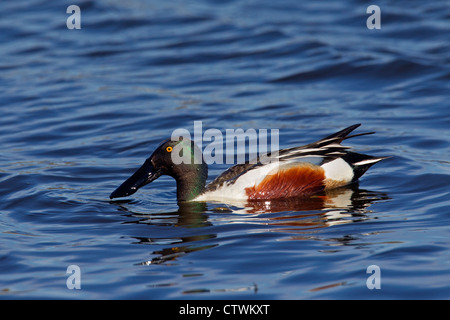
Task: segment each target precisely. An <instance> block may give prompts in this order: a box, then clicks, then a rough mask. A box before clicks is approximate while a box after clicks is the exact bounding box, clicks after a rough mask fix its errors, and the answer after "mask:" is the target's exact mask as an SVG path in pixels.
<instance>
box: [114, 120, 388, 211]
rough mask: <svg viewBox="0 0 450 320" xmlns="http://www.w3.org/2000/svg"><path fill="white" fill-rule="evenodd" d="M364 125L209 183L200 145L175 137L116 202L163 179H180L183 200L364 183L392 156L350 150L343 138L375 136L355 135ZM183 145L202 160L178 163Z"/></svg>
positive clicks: (269, 195)
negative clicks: (363, 178)
mask: <svg viewBox="0 0 450 320" xmlns="http://www.w3.org/2000/svg"><path fill="white" fill-rule="evenodd" d="M359 126H360V124H355V125H353V126H350V127H348V128H346V129H343V130H341V131H339V132H337V133H335V134H332V135H330V136H327V137H325V138H323V139H321V140H319V141H317V142H313V143H311V144H307V145H305V146H301V147H293V148H288V149H281V150H279V151H278V153H277V154H276V160H278V161H272V162H270V163H262V161H260V158H261V157H260V158H258V159H256V161H249V162H246V163H242V164H237V165H234V166H232V167H231V168H229V169H228V170H226V171H225V172H223V173H222V174H220V175H219V176H218V177H217V178H215V179H214V180H213V181H212V182H210V183H209V184H208V185H206V179H207V177H208V165H207V164H206V163H205V161H204V159H203V156H202V153H201V151H200V150H199V148H198V147H197V145H196V144H195V143H194V142H193V141H191V140H189V139H186V138H181V139H179V140H175V141H172V140H170V139H169V140H166V141H164V142H162V143H161V144H160V146H159V147H158V148H157V149H156V150H155V151H154V152H153V154H152V155H151V156H150V157H149V158H148V159H147V160H146V161H145V162H144V164H143V165H142V166H141V167H140V168H139V169H138V170H137V171H136V172H135V173H134V174H133V175H132V176H131V177H130V178H128V179H127V180H126V181H125V182H124V183H122V185H120V186H119V187H118V188H117V189H116V190H115V191H114V192H112V193H111V195H110V198H111V199H113V198H119V197H126V196H129V195H132V194H133V193H135V192H136V191H137V190H138V189H139V188H141V187H143V186H145V185H146V184H148V183H150V182H152V181H154V180H156V179H157V178H158V177H160V176H161V175H168V176H171V177H173V178H174V179H175V180H176V183H177V200H178V201H179V202H183V201H226V200H227V199H228V200H248V201H251V200H271V199H283V198H292V197H305V196H311V195H313V194H316V193H318V192H321V191H326V190H330V189H334V188H338V187H341V186H345V185H348V184H350V183H352V182H354V181H356V180H358V179H359V177H361V176H362V175H363V174H364V173H365V172H366V171H367V169H369V167H371V166H372V165H374V164H375V163H377V162H379V161H381V160H383V159H385V158H386V157H372V156H369V155H364V154H359V153H355V152H350V151H349V150H348V149H349V147H346V146H342V145H341V142H342V141H343V140H346V139H349V138H353V137H357V136H363V135H367V134H372V133H374V132H366V133H360V134H354V135H351V136H349V134H350V133H351V132H352V131H353V130H355V129H356V128H357V127H359ZM178 144H183V147H187V150H190V151H191V158H192V159H194V157H198V155H200V157H201V159H197V160H199V161H192V163H180V164H175V163H174V162H173V161H172V157H171V152H172V150H174V148H175V147H176V146H177V145H178ZM183 150H184V149H183ZM196 162H197V163H196Z"/></svg>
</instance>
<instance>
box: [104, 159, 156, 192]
mask: <svg viewBox="0 0 450 320" xmlns="http://www.w3.org/2000/svg"><path fill="white" fill-rule="evenodd" d="M160 175H161V172H159V171H157V170H155V168H154V167H153V165H152V163H151V161H150V160H147V161H145V163H144V164H143V165H142V167H140V168H139V169H138V170H137V171H136V172H135V173H134V174H133V175H132V176H131V177H129V178H128V179H127V180H126V181H125V182H124V183H122V184H121V185H120V187H118V188H117V189H116V190H114V191H113V193H111V195H110V196H109V198H110V199H113V198H120V197H127V196H130V195H132V194H133V193H135V192H136V191H137V190H138V189H139V188H141V187H143V186H145V185H146V184H148V183H150V182H152V181H153V180H155V179H157V178H158V177H159V176H160Z"/></svg>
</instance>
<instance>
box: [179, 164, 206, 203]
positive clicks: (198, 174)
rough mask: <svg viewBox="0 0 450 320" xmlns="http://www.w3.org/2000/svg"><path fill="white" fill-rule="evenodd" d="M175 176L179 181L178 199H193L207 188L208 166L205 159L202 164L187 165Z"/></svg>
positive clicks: (180, 200)
mask: <svg viewBox="0 0 450 320" xmlns="http://www.w3.org/2000/svg"><path fill="white" fill-rule="evenodd" d="M174 178H175V180H176V181H177V200H178V201H179V202H182V201H190V200H193V199H194V198H195V197H197V196H198V195H199V194H200V193H202V192H203V190H204V189H205V185H206V179H207V178H208V166H207V164H206V163H205V162H203V161H202V164H191V165H187V166H185V167H184V168H183V170H182V172H180V174H178V175H176V176H174Z"/></svg>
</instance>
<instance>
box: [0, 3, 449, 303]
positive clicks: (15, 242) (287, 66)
mask: <svg viewBox="0 0 450 320" xmlns="http://www.w3.org/2000/svg"><path fill="white" fill-rule="evenodd" d="M73 4H75V5H78V6H79V7H80V9H81V29H79V30H77V29H68V28H67V25H66V20H67V18H69V16H70V14H68V13H66V9H67V7H68V6H69V5H73ZM370 4H371V3H369V2H366V1H351V0H346V1H339V2H337V1H297V0H287V1H279V2H277V1H266V0H247V1H237V0H235V1H233V0H230V1H212V0H196V1H181V0H171V1H156V0H155V1H153V0H150V1H143V0H132V1H113V0H110V1H107V0H101V1H39V0H32V1H12V0H6V1H4V0H2V1H1V2H0V48H1V50H0V88H1V98H0V99H1V100H0V101H1V105H0V110H1V117H0V146H1V147H2V151H1V152H0V234H1V236H0V298H2V299H449V298H450V249H449V247H450V240H449V238H450V228H449V224H450V209H449V208H450V201H449V199H450V198H449V184H450V183H449V182H450V170H449V159H450V158H449V154H450V144H449V136H450V135H449V133H450V132H449V127H450V111H449V110H450V108H449V107H450V105H449V103H448V101H449V98H450V97H449V96H450V95H449V92H450V85H449V83H450V82H449V80H450V65H449V62H450V54H449V52H450V42H449V34H450V24H449V19H450V6H449V3H448V1H444V0H442V1H440V0H436V1H432V2H426V1H416V0H413V1H395V3H394V2H392V1H378V2H377V3H376V4H377V5H378V6H379V7H380V9H381V29H368V28H367V26H366V20H367V19H368V18H369V16H370V14H367V13H366V10H367V7H368V6H369V5H370ZM194 121H202V124H203V129H204V130H206V129H209V128H215V129H218V130H221V131H222V132H225V130H226V129H237V128H242V129H244V130H247V129H249V128H254V129H256V130H259V129H279V132H280V137H279V141H280V147H281V148H286V147H292V146H296V145H303V144H307V143H310V142H313V141H315V140H317V139H320V138H322V137H325V136H326V135H329V134H331V133H334V132H336V131H338V130H340V129H343V128H345V127H347V126H350V125H352V124H355V123H362V126H361V128H360V129H358V131H356V132H357V133H358V132H364V131H376V134H374V135H370V136H364V137H359V138H354V139H350V140H348V141H346V144H347V145H350V146H352V147H353V148H354V150H355V151H358V152H363V153H367V154H371V155H374V156H390V157H391V158H389V159H387V160H384V161H382V162H380V163H379V164H376V165H375V166H374V167H372V168H371V169H370V170H369V171H368V172H367V173H366V174H365V175H364V176H363V177H362V179H361V181H360V183H359V184H358V185H355V186H352V187H351V188H344V189H340V190H337V191H336V192H335V193H334V194H332V195H329V197H330V199H331V200H330V199H329V200H327V201H325V200H324V198H320V197H316V198H312V199H308V200H304V199H303V200H302V199H299V200H298V201H286V202H279V203H276V204H272V205H268V206H267V205H265V204H264V203H262V204H259V205H254V206H239V205H229V204H223V203H207V204H204V205H201V204H200V205H190V206H178V205H177V202H176V187H175V182H174V180H173V179H171V178H170V177H162V178H160V179H158V180H157V181H155V182H153V183H152V184H150V185H148V186H146V187H145V188H143V189H141V190H139V192H137V193H136V194H134V195H133V196H132V197H129V198H127V199H124V200H118V201H110V199H109V194H110V193H111V192H112V191H113V190H114V189H115V188H116V187H117V186H118V185H119V184H120V183H121V182H123V181H124V180H125V179H126V178H128V177H129V176H130V175H131V174H132V173H133V172H134V170H136V168H138V167H139V166H140V165H141V164H142V162H143V161H144V160H145V159H146V158H147V157H148V156H149V155H150V154H151V152H152V151H153V149H154V148H155V147H156V146H157V145H158V144H159V143H160V142H161V141H162V140H164V139H166V138H168V137H169V136H170V135H171V133H172V132H173V130H175V129H177V128H185V129H187V130H190V131H192V130H193V125H194ZM227 167H229V165H226V164H213V165H211V166H210V169H209V176H210V179H213V178H214V177H215V176H217V175H218V174H219V173H221V172H222V171H223V170H225V169H226V168H227ZM70 265H76V266H78V267H79V268H80V270H81V277H80V284H81V288H80V289H72V290H71V289H69V288H68V286H67V280H68V278H69V276H70V274H68V273H66V271H67V268H68V267H69V266H70ZM371 265H375V266H378V268H379V270H380V274H379V275H380V277H379V278H378V280H379V281H380V282H379V283H380V287H379V288H378V289H377V288H373V289H370V288H369V287H370V283H371V282H370V281H371V280H370V279H369V287H368V285H367V280H368V278H369V277H370V276H372V274H371V273H367V268H368V267H369V266H371Z"/></svg>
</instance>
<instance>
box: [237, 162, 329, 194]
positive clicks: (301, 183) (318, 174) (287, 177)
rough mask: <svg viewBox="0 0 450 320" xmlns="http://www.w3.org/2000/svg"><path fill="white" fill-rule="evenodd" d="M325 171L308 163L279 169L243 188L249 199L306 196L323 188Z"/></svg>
mask: <svg viewBox="0 0 450 320" xmlns="http://www.w3.org/2000/svg"><path fill="white" fill-rule="evenodd" d="M324 179H325V171H324V170H323V168H321V167H319V166H315V165H312V164H309V163H299V164H298V165H295V166H292V167H289V168H286V169H280V170H278V172H276V173H274V174H271V175H268V176H267V177H265V178H264V179H263V181H261V183H259V184H258V185H257V186H253V187H249V188H245V192H246V194H247V196H248V199H249V200H257V199H279V198H289V197H300V196H307V195H311V194H314V193H317V192H320V191H322V190H323V189H324Z"/></svg>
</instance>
